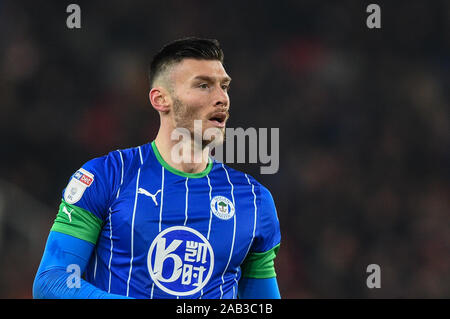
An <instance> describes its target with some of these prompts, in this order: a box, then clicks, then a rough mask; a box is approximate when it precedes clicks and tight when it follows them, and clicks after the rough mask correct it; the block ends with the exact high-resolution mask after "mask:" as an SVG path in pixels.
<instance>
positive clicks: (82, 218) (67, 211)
mask: <svg viewBox="0 0 450 319" xmlns="http://www.w3.org/2000/svg"><path fill="white" fill-rule="evenodd" d="M102 226H103V222H102V220H101V219H100V218H98V217H97V216H95V215H94V214H92V213H91V212H89V211H87V210H85V209H83V208H80V207H77V206H75V205H71V204H68V203H67V202H66V201H65V200H62V201H61V205H60V206H59V211H58V214H57V215H56V219H55V222H54V224H53V226H52V228H51V231H57V232H60V233H63V234H66V235H70V236H73V237H76V238H79V239H83V240H85V241H88V242H90V243H93V244H94V245H95V244H96V243H97V239H98V236H99V234H100V231H101V229H102Z"/></svg>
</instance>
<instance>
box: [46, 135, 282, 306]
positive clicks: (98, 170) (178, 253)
mask: <svg viewBox="0 0 450 319" xmlns="http://www.w3.org/2000/svg"><path fill="white" fill-rule="evenodd" d="M52 231H58V232H62V233H65V234H68V235H71V236H74V237H77V238H80V239H83V240H86V241H89V242H91V243H93V244H94V245H95V249H94V253H93V254H92V257H91V259H90V261H89V263H88V266H87V269H86V270H85V279H86V280H87V281H88V282H90V283H92V284H93V285H95V286H96V287H98V288H100V289H103V290H105V291H107V292H110V293H114V294H120V295H124V296H130V297H134V298H227V299H231V298H237V292H238V289H237V287H238V283H239V279H240V278H241V276H246V277H250V278H270V277H274V276H275V270H274V258H275V256H276V254H277V252H278V248H279V244H280V227H279V221H278V217H277V213H276V208H275V204H274V201H273V198H272V196H271V194H270V192H269V191H268V189H267V188H265V187H264V186H262V185H261V184H260V183H259V182H257V181H256V180H255V179H254V178H253V177H251V176H249V175H247V174H245V173H242V172H239V171H237V170H234V169H232V168H230V167H228V166H227V165H224V164H222V163H219V162H217V161H215V160H214V159H210V161H209V164H208V166H207V168H206V169H205V170H204V171H203V172H201V173H196V174H188V173H184V172H181V171H178V170H176V169H174V168H172V167H171V166H169V165H168V164H167V163H166V162H165V161H164V159H163V158H162V157H161V155H160V154H159V152H158V149H157V147H156V145H155V143H154V142H152V143H148V144H145V145H142V146H139V147H135V148H130V149H125V150H117V151H113V152H111V153H109V154H108V155H106V156H103V157H99V158H95V159H93V160H91V161H88V162H87V163H86V164H84V165H83V166H82V167H81V168H80V169H79V170H78V171H76V172H75V173H74V174H73V175H72V176H71V178H70V180H69V183H68V185H67V187H66V188H65V189H64V190H63V198H62V203H61V205H60V209H59V212H58V214H57V217H56V219H55V223H54V224H53V227H52Z"/></svg>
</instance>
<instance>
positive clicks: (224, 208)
mask: <svg viewBox="0 0 450 319" xmlns="http://www.w3.org/2000/svg"><path fill="white" fill-rule="evenodd" d="M211 210H212V212H213V213H214V215H216V216H217V217H219V218H220V219H223V220H228V219H230V218H231V217H233V216H234V205H233V203H232V202H231V201H230V200H229V199H228V198H226V197H224V196H215V197H214V198H213V199H212V200H211Z"/></svg>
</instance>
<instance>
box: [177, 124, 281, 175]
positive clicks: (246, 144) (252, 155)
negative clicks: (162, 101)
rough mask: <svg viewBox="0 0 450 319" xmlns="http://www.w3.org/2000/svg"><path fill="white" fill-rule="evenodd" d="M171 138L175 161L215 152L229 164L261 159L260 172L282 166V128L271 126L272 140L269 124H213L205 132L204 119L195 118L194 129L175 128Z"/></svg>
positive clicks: (201, 157)
mask: <svg viewBox="0 0 450 319" xmlns="http://www.w3.org/2000/svg"><path fill="white" fill-rule="evenodd" d="M171 139H172V141H176V143H175V145H174V146H173V147H172V150H171V160H172V161H173V162H175V163H201V162H202V161H205V160H206V159H207V157H208V156H212V157H214V158H215V159H216V160H217V161H219V162H222V163H226V164H233V163H239V164H243V163H251V164H255V163H260V164H262V165H263V166H261V167H260V173H261V174H275V173H277V172H278V170H279V166H280V149H279V144H280V143H279V141H280V129H279V128H270V140H269V129H268V128H259V129H256V128H254V127H250V128H247V129H245V130H244V129H243V128H226V129H225V130H221V129H219V128H216V127H213V128H208V129H206V130H205V131H204V132H203V133H202V121H201V120H195V121H194V132H193V133H192V132H191V131H189V130H188V129H187V128H176V129H175V130H173V131H172V133H171ZM205 141H207V142H206V143H207V144H206V145H205ZM269 147H270V152H269ZM225 151H226V152H225ZM225 153H226V154H225ZM246 155H248V156H246Z"/></svg>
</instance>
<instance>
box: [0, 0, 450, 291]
mask: <svg viewBox="0 0 450 319" xmlns="http://www.w3.org/2000/svg"><path fill="white" fill-rule="evenodd" d="M72 2H75V3H78V4H79V5H80V7H81V17H82V19H81V26H82V27H81V29H68V28H67V27H66V18H67V16H68V13H66V6H67V5H68V4H69V3H70V2H67V3H66V2H64V1H53V2H52V1H45V2H44V1H11V0H9V1H5V0H3V1H1V0H0V115H1V116H0V133H1V137H2V139H1V143H2V147H1V150H0V152H2V156H0V161H1V162H0V182H1V183H0V297H1V298H30V297H31V286H32V281H33V278H34V275H35V272H36V270H37V267H38V265H39V262H40V258H41V255H42V251H43V248H44V245H45V241H46V238H47V235H48V231H49V229H50V227H51V225H52V223H53V219H54V218H55V215H56V211H57V208H58V206H59V202H60V200H61V192H62V190H63V189H64V187H65V186H66V184H67V182H68V178H69V177H70V176H71V175H72V174H73V172H74V171H75V170H76V169H78V168H79V167H80V166H81V165H82V164H83V163H84V162H86V161H87V160H89V159H91V158H93V157H97V156H101V155H104V154H105V153H107V152H109V151H112V150H115V149H118V148H127V147H131V146H137V145H141V144H144V143H147V142H149V141H151V140H152V139H153V138H154V137H155V136H156V132H157V129H158V126H159V118H158V115H157V113H156V111H154V110H152V108H151V106H150V103H149V102H148V97H147V94H148V81H147V71H148V64H149V61H150V59H151V56H152V55H153V54H154V53H155V52H156V51H157V50H158V49H159V48H160V47H161V46H162V45H164V44H165V43H167V42H169V41H172V40H174V39H177V38H181V37H184V36H190V35H195V36H201V37H207V38H216V39H218V40H219V41H220V42H221V44H222V48H223V49H224V52H225V67H226V70H227V72H228V73H229V74H230V75H231V77H232V78H233V83H232V88H231V91H230V97H231V109H230V114H231V117H230V120H229V125H228V126H229V127H234V128H237V127H242V128H244V129H245V128H249V127H255V128H275V127H276V128H280V146H279V149H280V154H279V155H280V169H279V171H278V173H277V174H273V175H260V174H259V167H260V165H259V164H247V165H243V164H240V165H236V164H230V166H232V167H236V168H238V169H242V170H245V171H247V172H249V173H250V174H252V175H253V176H254V177H255V178H257V179H258V180H259V181H260V182H261V183H262V184H264V185H266V186H267V187H268V188H269V190H270V191H271V192H272V195H273V197H274V199H275V202H276V206H277V209H278V216H279V219H280V223H281V231H282V245H281V249H280V252H279V255H278V258H277V259H276V269H277V273H278V282H279V286H280V291H281V294H282V297H283V298H450V275H449V271H450V218H449V217H450V201H449V198H450V182H449V177H450V170H449V168H450V165H449V163H450V147H449V146H450V134H449V133H450V131H449V128H450V116H449V115H450V90H449V88H450V3H449V2H448V1H433V2H432V3H430V2H426V1H408V2H404V3H403V4H401V3H400V2H398V3H397V4H395V5H394V4H392V3H382V2H381V1H379V2H378V3H380V6H381V10H382V11H381V12H382V16H381V17H382V20H381V21H382V28H381V29H379V30H370V29H368V28H367V27H366V25H365V19H366V17H367V15H368V14H367V13H366V11H365V7H364V5H363V4H359V2H355V1H340V2H336V3H334V2H333V3H331V2H324V3H323V4H318V3H316V2H315V1H258V2H250V1H249V2H247V1H241V2H237V1H236V2H233V1H231V2H226V3H224V2H207V3H205V2H197V1H193V2H191V1H164V2H156V1H155V2H154V3H153V2H152V1H126V2H125V1H117V0H113V1H107V2H104V1H102V2H100V1H90V2H87V1H78V2H76V1H72ZM370 264H378V265H379V266H380V269H381V288H379V289H369V288H368V287H367V285H366V279H367V276H368V275H369V273H367V272H366V268H367V266H368V265H370Z"/></svg>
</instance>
